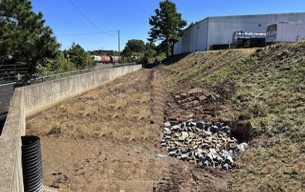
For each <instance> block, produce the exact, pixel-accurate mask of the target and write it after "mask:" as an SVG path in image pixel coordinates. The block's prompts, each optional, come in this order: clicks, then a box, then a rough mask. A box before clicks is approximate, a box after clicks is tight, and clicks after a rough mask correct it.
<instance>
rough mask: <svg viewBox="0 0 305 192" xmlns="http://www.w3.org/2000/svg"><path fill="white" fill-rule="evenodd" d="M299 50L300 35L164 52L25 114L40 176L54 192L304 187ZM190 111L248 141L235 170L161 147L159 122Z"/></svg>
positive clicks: (304, 69)
mask: <svg viewBox="0 0 305 192" xmlns="http://www.w3.org/2000/svg"><path fill="white" fill-rule="evenodd" d="M304 50H305V45H304V43H299V44H291V45H277V46H273V47H269V48H266V49H262V50H256V49H246V50H224V51H211V52H198V53H192V54H189V55H184V56H181V57H175V58H170V59H168V60H167V61H165V62H164V65H160V66H158V67H157V68H153V69H141V70H139V71H137V72H134V73H132V74H128V75H126V76H124V77H121V78H118V79H116V80H115V81H113V82H111V83H109V84H106V85H104V86H101V87H100V88H99V89H96V90H94V91H92V92H89V93H87V94H85V95H83V96H80V97H78V98H74V99H71V100H69V101H67V102H64V103H62V104H60V105H57V106H55V107H54V108H52V109H50V110H48V111H44V112H42V113H41V114H39V115H38V116H35V117H33V118H31V119H28V121H27V131H26V132H27V134H34V135H38V136H40V138H41V143H42V158H43V174H44V184H45V185H47V186H51V187H54V188H57V189H59V190H60V191H295V190H302V189H304V188H303V187H304V183H303V180H304V177H305V175H304V171H303V170H304V169H303V168H304V166H305V164H304V163H303V162H305V161H304V147H303V146H304V142H305V140H304V136H305V134H304V132H305V131H304V130H303V128H304V127H303V125H304V124H305V122H304V117H303V115H302V114H305V111H304V105H303V104H304V101H305V99H304V90H305V86H304V83H302V82H303V81H304V76H305V75H304V74H305V66H304V64H305V62H304V61H305V57H304V55H305V54H304ZM288 93H289V94H288ZM302 103H303V104H302ZM189 118H193V119H198V120H204V121H223V122H225V123H227V124H229V125H231V127H232V128H233V129H234V131H235V133H236V134H237V135H239V136H240V138H242V139H244V140H249V141H250V143H249V144H250V147H249V149H247V150H246V152H244V153H243V154H241V155H240V157H239V158H238V160H237V165H238V166H237V168H236V169H234V170H233V171H229V172H228V171H224V170H219V169H218V168H213V167H210V168H198V167H196V166H195V165H193V164H191V163H188V162H183V161H179V160H178V159H176V158H172V157H168V156H167V153H166V151H164V149H161V147H160V139H161V128H162V124H163V123H164V122H165V121H167V120H179V121H180V120H181V121H182V120H186V119H189Z"/></svg>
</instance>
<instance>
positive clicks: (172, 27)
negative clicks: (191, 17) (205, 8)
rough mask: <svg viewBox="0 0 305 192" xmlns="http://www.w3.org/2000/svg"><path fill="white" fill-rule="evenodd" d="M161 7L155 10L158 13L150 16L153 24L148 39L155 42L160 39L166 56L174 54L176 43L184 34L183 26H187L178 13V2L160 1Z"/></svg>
mask: <svg viewBox="0 0 305 192" xmlns="http://www.w3.org/2000/svg"><path fill="white" fill-rule="evenodd" d="M159 6H160V8H159V9H156V10H155V13H156V15H154V16H151V17H150V18H149V24H150V25H151V26H152V27H151V29H150V32H149V37H150V38H148V40H149V41H150V42H155V41H158V40H160V41H161V43H160V46H161V49H162V50H163V51H165V53H166V56H169V54H170V53H171V54H172V51H173V46H174V43H176V42H177V41H178V40H179V38H180V37H181V35H182V28H183V27H184V26H186V24H187V23H186V21H185V20H183V19H182V18H181V14H180V13H177V8H176V4H175V3H173V2H171V1H170V0H164V1H162V2H160V3H159Z"/></svg>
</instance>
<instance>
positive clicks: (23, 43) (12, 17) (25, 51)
mask: <svg viewBox="0 0 305 192" xmlns="http://www.w3.org/2000/svg"><path fill="white" fill-rule="evenodd" d="M0 24H1V27H0V55H2V56H3V55H11V56H12V57H14V59H15V60H16V61H17V62H19V63H24V64H27V65H28V66H29V70H30V72H31V73H33V72H34V71H35V67H36V65H37V63H38V62H39V61H42V60H44V59H45V58H54V57H55V56H56V55H57V53H58V50H59V44H58V43H57V41H56V39H55V37H54V35H53V32H52V30H51V28H50V27H49V26H45V20H44V19H43V14H42V13H41V12H39V13H37V14H36V13H34V12H33V11H32V4H31V1H30V0H13V1H12V0H2V1H0Z"/></svg>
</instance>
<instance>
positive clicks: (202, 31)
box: [174, 12, 305, 55]
mask: <svg viewBox="0 0 305 192" xmlns="http://www.w3.org/2000/svg"><path fill="white" fill-rule="evenodd" d="M276 22H305V12H302V13H281V14H263V15H240V16H221V17H208V18H205V19H203V20H201V21H199V22H197V23H196V24H195V25H192V26H190V27H189V28H187V29H186V30H185V31H184V33H183V35H182V37H181V38H180V41H179V42H177V43H176V44H175V45H174V54H175V55H176V54H181V53H189V52H195V51H206V50H210V49H211V46H212V45H215V44H228V45H229V44H230V43H232V35H233V33H234V32H235V31H250V32H266V31H267V25H269V24H270V23H276ZM181 47H182V48H181Z"/></svg>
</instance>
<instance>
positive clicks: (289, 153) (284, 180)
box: [195, 42, 305, 191]
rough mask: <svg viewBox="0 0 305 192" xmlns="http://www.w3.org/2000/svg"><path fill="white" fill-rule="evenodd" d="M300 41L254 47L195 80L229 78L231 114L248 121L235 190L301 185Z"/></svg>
mask: <svg viewBox="0 0 305 192" xmlns="http://www.w3.org/2000/svg"><path fill="white" fill-rule="evenodd" d="M304 80H305V43H304V42H299V43H295V44H278V45H274V46H270V47H267V48H264V49H258V50H257V51H256V52H255V53H253V54H252V55H250V56H249V57H246V58H243V59H239V60H237V61H236V62H232V63H231V64H230V65H228V66H226V67H224V68H222V69H221V70H218V71H215V73H212V74H211V75H209V76H205V77H203V78H202V79H200V80H198V81H196V82H195V86H200V87H206V86H217V85H218V84H223V83H230V84H233V85H234V86H235V89H236V91H235V94H234V95H233V96H232V98H231V100H230V104H231V106H232V107H233V109H234V110H233V111H234V113H235V114H234V117H235V118H236V120H240V121H243V122H244V123H250V124H251V125H252V126H253V132H252V135H251V142H250V148H249V149H248V150H247V151H246V152H245V153H244V154H243V155H241V156H240V157H239V160H238V164H239V168H238V169H236V170H235V171H234V172H233V176H234V182H233V189H234V191H302V190H305V183H304V180H305V169H304V168H305V127H304V126H305V117H304V115H305V82H304Z"/></svg>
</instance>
